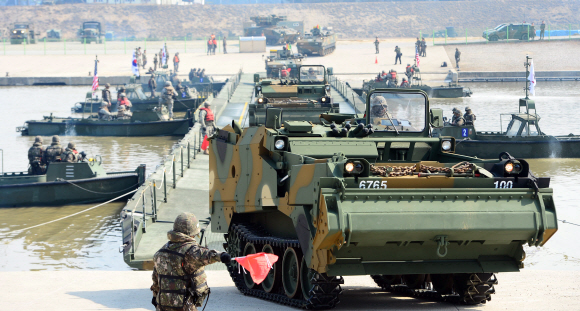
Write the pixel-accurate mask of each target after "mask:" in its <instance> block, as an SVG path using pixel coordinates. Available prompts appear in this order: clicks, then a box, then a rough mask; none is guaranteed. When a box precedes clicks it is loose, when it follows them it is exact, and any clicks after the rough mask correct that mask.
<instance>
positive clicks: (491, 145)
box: [432, 57, 580, 159]
mask: <svg viewBox="0 0 580 311" xmlns="http://www.w3.org/2000/svg"><path fill="white" fill-rule="evenodd" d="M530 60H531V58H530V57H527V60H526V73H527V74H526V77H527V76H528V74H529V71H528V66H529V64H530ZM528 82H529V81H528V80H526V97H525V98H520V100H519V109H518V112H517V113H511V114H507V115H506V114H502V115H501V117H503V116H507V117H508V118H509V119H508V120H509V123H508V126H507V128H506V129H505V131H504V130H503V128H501V130H500V131H499V132H481V131H479V132H478V131H476V129H475V125H474V124H473V122H465V124H453V122H447V121H446V122H445V124H444V127H442V128H434V129H433V131H432V135H433V136H434V137H444V136H451V137H454V138H455V141H456V142H457V143H456V146H455V151H456V152H457V153H460V154H465V155H468V156H474V157H478V158H483V159H492V158H496V157H497V154H499V153H500V152H508V153H509V154H511V155H514V156H516V157H518V158H525V159H531V158H580V136H579V135H574V134H569V135H565V136H552V135H548V134H546V133H544V132H543V131H542V130H541V129H540V125H539V122H540V115H538V114H537V112H536V103H535V102H534V101H533V100H531V99H530V98H529V95H528V92H529V89H528ZM500 120H501V118H500ZM500 125H501V121H500Z"/></svg>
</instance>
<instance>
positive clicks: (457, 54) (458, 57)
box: [455, 48, 461, 68]
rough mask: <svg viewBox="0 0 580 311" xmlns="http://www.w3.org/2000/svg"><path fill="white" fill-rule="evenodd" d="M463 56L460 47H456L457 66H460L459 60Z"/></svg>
mask: <svg viewBox="0 0 580 311" xmlns="http://www.w3.org/2000/svg"><path fill="white" fill-rule="evenodd" d="M460 58H461V52H459V49H458V48H455V67H457V68H459V60H460Z"/></svg>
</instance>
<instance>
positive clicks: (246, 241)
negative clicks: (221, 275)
mask: <svg viewBox="0 0 580 311" xmlns="http://www.w3.org/2000/svg"><path fill="white" fill-rule="evenodd" d="M224 236H225V240H226V243H224V248H225V249H226V251H227V252H228V253H230V254H231V255H232V257H238V256H244V255H247V254H252V253H256V252H267V253H274V254H276V255H278V257H279V259H278V262H276V263H275V264H274V268H273V269H272V271H271V272H270V274H268V277H267V278H266V279H265V280H264V282H262V284H260V285H256V284H254V282H253V281H252V279H251V277H250V275H249V274H246V272H245V271H244V270H240V267H238V265H237V264H236V263H233V262H232V264H231V265H229V266H228V271H229V273H230V276H231V277H232V280H233V281H234V283H235V284H236V287H237V288H238V290H239V291H240V292H242V293H243V294H244V295H249V296H254V297H258V298H261V299H265V300H270V301H273V302H276V303H279V304H282V305H287V306H291V307H295V308H304V309H309V310H312V309H330V308H334V307H335V306H336V304H337V303H338V302H339V298H338V296H339V295H340V293H341V292H342V288H341V287H340V284H343V283H344V279H343V278H342V277H330V276H327V275H325V274H320V273H316V272H315V271H314V270H312V269H308V271H306V272H302V270H303V269H302V268H303V267H304V266H305V264H304V261H303V259H302V251H301V249H300V243H299V242H298V239H284V238H279V237H273V236H270V235H269V234H268V233H267V232H266V231H265V230H263V229H261V228H259V227H256V226H251V225H241V224H237V225H232V226H231V228H230V231H229V232H228V233H227V234H225V235H224ZM300 262H302V264H300ZM298 267H300V271H301V272H300V273H297V272H298V269H296V268H298ZM285 268H288V269H285ZM283 274H284V275H283ZM306 278H308V279H309V281H306V282H305V281H304V279H306Z"/></svg>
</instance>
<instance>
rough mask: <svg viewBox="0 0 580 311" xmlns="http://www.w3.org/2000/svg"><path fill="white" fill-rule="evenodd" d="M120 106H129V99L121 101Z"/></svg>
mask: <svg viewBox="0 0 580 311" xmlns="http://www.w3.org/2000/svg"><path fill="white" fill-rule="evenodd" d="M119 106H129V100H128V99H127V98H123V99H120V100H119Z"/></svg>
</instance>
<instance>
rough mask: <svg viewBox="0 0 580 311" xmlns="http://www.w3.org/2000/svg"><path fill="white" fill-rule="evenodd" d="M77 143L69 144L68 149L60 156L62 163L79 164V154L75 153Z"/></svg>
mask: <svg viewBox="0 0 580 311" xmlns="http://www.w3.org/2000/svg"><path fill="white" fill-rule="evenodd" d="M75 147H76V146H75V143H72V142H71V143H68V146H67V148H66V149H65V150H64V152H63V153H62V154H61V155H60V158H61V161H62V162H69V163H74V162H78V156H77V153H76V152H75V151H76V149H75Z"/></svg>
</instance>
